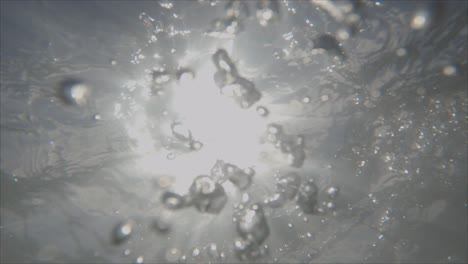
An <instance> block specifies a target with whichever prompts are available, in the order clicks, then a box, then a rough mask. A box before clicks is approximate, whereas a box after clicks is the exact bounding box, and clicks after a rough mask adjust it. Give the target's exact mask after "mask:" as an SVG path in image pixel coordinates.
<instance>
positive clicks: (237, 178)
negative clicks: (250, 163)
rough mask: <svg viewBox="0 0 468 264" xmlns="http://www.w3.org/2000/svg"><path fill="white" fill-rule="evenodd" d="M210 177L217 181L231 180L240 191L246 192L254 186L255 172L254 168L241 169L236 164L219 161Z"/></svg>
mask: <svg viewBox="0 0 468 264" xmlns="http://www.w3.org/2000/svg"><path fill="white" fill-rule="evenodd" d="M210 175H211V177H212V178H213V179H214V180H215V181H218V182H224V181H226V180H229V181H231V182H232V183H233V184H234V185H235V186H237V187H238V188H239V189H240V190H245V189H247V188H248V187H250V185H251V184H252V179H253V176H254V175H255V171H254V170H253V169H252V168H245V169H241V168H239V167H238V166H236V165H234V164H231V163H226V162H224V161H222V160H218V161H216V163H215V165H214V166H213V168H212V169H211V174H210Z"/></svg>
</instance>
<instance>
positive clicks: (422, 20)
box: [410, 12, 428, 30]
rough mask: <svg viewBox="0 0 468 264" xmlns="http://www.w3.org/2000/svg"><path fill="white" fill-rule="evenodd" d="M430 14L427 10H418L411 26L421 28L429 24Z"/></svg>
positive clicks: (416, 28)
mask: <svg viewBox="0 0 468 264" xmlns="http://www.w3.org/2000/svg"><path fill="white" fill-rule="evenodd" d="M427 20H428V16H427V14H426V13H425V12H418V13H416V14H415V15H414V16H413V19H412V20H411V24H410V25H411V28H412V29H415V30H420V29H422V28H424V27H425V26H426V24H427V22H428V21H427Z"/></svg>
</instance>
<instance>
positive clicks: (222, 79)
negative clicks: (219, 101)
mask: <svg viewBox="0 0 468 264" xmlns="http://www.w3.org/2000/svg"><path fill="white" fill-rule="evenodd" d="M213 63H214V65H215V67H216V69H217V71H216V73H215V74H214V81H215V83H216V85H217V86H218V87H219V89H220V91H221V93H222V94H223V95H226V96H228V97H231V98H233V99H234V101H235V102H236V103H237V104H238V105H239V106H240V107H241V108H250V107H251V106H252V105H253V104H254V103H256V102H257V101H259V100H260V98H261V96H262V95H261V93H260V92H259V91H257V90H256V88H255V85H254V84H253V83H252V82H251V81H249V80H247V79H245V78H243V77H241V76H240V75H239V74H238V72H237V68H236V66H235V65H234V63H233V62H232V60H231V58H230V57H229V55H228V53H227V52H226V50H224V49H219V50H217V51H216V53H215V54H214V55H213Z"/></svg>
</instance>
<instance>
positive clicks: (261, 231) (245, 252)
mask: <svg viewBox="0 0 468 264" xmlns="http://www.w3.org/2000/svg"><path fill="white" fill-rule="evenodd" d="M235 217H236V218H237V221H236V223H237V225H236V230H237V234H238V235H239V237H237V238H236V239H235V240H234V252H235V254H236V256H237V258H238V259H240V260H247V259H248V260H255V259H257V258H259V257H261V256H264V255H265V254H266V253H267V251H266V249H267V247H262V246H261V245H262V243H263V242H264V241H265V240H266V239H267V237H268V236H269V235H270V228H269V226H268V223H267V221H266V217H265V214H264V211H263V206H262V205H261V204H260V203H255V204H252V205H251V206H249V207H246V208H243V210H241V211H239V212H236V215H235Z"/></svg>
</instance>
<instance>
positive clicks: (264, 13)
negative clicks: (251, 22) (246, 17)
mask: <svg viewBox="0 0 468 264" xmlns="http://www.w3.org/2000/svg"><path fill="white" fill-rule="evenodd" d="M278 12H279V6H278V1H271V0H266V1H258V2H257V12H256V13H257V21H258V23H259V24H260V25H262V26H264V27H265V26H268V25H269V24H270V23H271V21H273V20H274V19H276V18H277V17H278Z"/></svg>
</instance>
